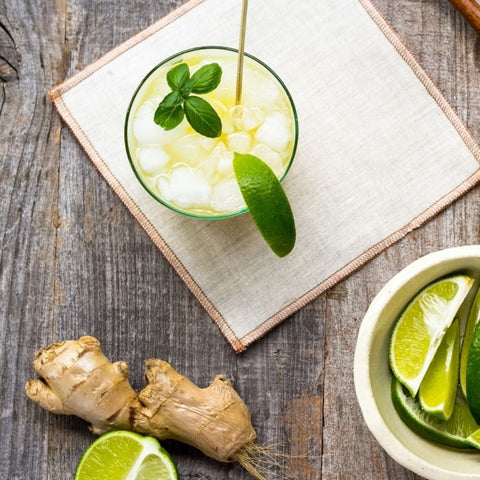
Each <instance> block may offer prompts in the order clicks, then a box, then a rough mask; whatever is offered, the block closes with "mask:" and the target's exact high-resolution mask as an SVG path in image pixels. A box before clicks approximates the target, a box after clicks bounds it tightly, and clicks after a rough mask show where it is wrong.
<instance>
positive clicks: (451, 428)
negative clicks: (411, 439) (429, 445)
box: [391, 377, 480, 449]
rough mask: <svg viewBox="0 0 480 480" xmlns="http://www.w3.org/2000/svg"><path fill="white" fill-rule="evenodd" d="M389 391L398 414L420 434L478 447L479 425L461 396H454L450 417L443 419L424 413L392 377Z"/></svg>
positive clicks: (417, 403)
mask: <svg viewBox="0 0 480 480" xmlns="http://www.w3.org/2000/svg"><path fill="white" fill-rule="evenodd" d="M391 393H392V402H393V405H394V407H395V410H396V411H397V413H398V415H399V417H400V418H401V419H402V420H403V422H404V423H405V424H406V425H407V426H408V427H409V428H410V429H411V430H413V431H414V432H415V433H417V434H418V435H420V436H421V437H423V438H425V439H427V440H430V441H432V442H437V443H440V444H442V445H448V446H449V447H454V448H462V449H465V448H467V449H468V448H480V431H479V429H480V426H479V425H478V424H477V423H476V422H475V419H474V418H473V416H472V414H471V413H470V410H469V408H468V405H467V404H466V402H465V400H463V399H462V398H457V401H456V403H455V406H454V408H453V412H452V415H451V417H450V419H449V420H448V421H443V420H439V419H438V418H437V417H435V416H433V415H430V414H428V413H426V412H424V411H423V409H422V407H421V406H420V403H419V402H417V401H416V400H415V399H414V398H412V397H411V396H410V394H409V393H408V392H407V390H406V388H405V387H404V386H403V385H402V384H401V383H400V382H399V381H398V380H397V379H396V378H395V377H393V378H392V390H391Z"/></svg>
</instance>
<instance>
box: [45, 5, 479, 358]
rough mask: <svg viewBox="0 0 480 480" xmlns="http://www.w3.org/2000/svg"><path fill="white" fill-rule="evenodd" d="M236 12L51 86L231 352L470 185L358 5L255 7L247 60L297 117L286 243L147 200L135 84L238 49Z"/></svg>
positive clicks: (145, 41) (161, 32) (160, 37)
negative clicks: (177, 58)
mask: <svg viewBox="0 0 480 480" xmlns="http://www.w3.org/2000/svg"><path fill="white" fill-rule="evenodd" d="M240 8H241V2H240V0H204V1H200V0H191V1H190V2H188V3H186V4H185V5H183V6H182V7H181V8H180V9H178V10H176V11H174V12H173V13H172V14H170V15H168V16H167V17H165V18H163V19H161V20H160V21H159V22H157V23H156V24H154V25H152V26H151V27H149V28H148V29H146V30H145V31H142V32H140V33H139V34H138V35H136V36H135V37H133V38H131V39H130V40H128V41H127V42H125V43H124V44H122V45H120V46H119V47H117V48H115V49H114V50H113V51H111V52H109V53H108V54H106V55H105V56H104V57H102V58H101V59H99V60H98V61H97V62H95V63H93V64H92V65H90V66H89V67H87V68H86V69H85V70H83V71H82V72H80V73H78V74H77V75H75V76H74V77H72V78H71V79H69V80H67V81H66V82H64V83H63V84H61V85H60V86H58V87H56V88H54V89H53V90H52V91H51V92H50V94H51V98H52V99H53V101H54V102H55V105H56V107H57V108H58V110H59V112H60V114H61V115H62V117H63V118H64V120H65V121H66V122H67V124H68V125H69V126H70V128H71V129H72V130H73V132H74V134H75V135H76V136H77V138H78V140H79V142H80V143H81V144H82V146H83V147H84V149H85V150H86V152H87V154H88V155H89V157H90V158H91V160H92V161H93V163H94V164H95V166H96V167H97V168H98V170H99V171H100V173H101V174H102V175H103V177H104V178H105V179H106V181H107V182H108V183H109V184H110V186H111V187H112V188H113V189H114V191H115V192H116V193H117V194H118V196H119V197H120V199H121V200H122V201H123V202H124V203H125V205H126V207H127V208H128V209H129V210H130V212H131V213H132V214H133V215H134V216H135V218H136V219H137V220H138V221H139V223H140V224H141V225H142V227H143V228H144V229H145V230H146V231H147V233H148V234H149V235H150V237H151V238H152V240H153V241H154V242H155V244H156V245H157V246H158V248H159V249H160V250H161V252H162V253H163V254H164V255H165V257H166V258H167V260H168V261H169V262H171V264H172V265H173V267H174V268H175V269H176V271H177V272H178V274H179V275H180V276H181V278H182V279H183V280H184V281H185V283H186V284H187V285H188V287H189V288H190V289H191V291H192V292H193V294H194V295H195V296H196V297H197V299H198V300H199V301H200V303H201V304H202V305H203V306H204V307H205V309H206V311H207V312H208V313H209V314H210V316H211V317H212V318H213V320H214V321H215V322H216V324H217V325H218V326H219V328H220V330H221V331H222V332H223V334H224V335H225V337H226V338H227V339H228V341H229V342H230V344H231V345H232V346H233V348H234V349H235V350H236V351H241V350H243V349H244V348H245V347H246V346H248V345H249V344H251V343H252V342H253V341H255V340H256V339H258V338H260V337H261V336H262V335H264V334H265V333H266V332H267V331H269V330H270V329H271V328H273V327H274V326H275V325H277V324H279V323H280V322H281V321H282V320H284V319H285V318H286V317H288V316H289V315H291V314H292V313H293V312H295V311H296V310H298V309H300V308H301V307H302V306H304V305H305V304H307V302H309V301H311V300H312V299H314V298H315V297H316V296H318V295H319V294H320V293H322V292H323V291H325V290H326V289H327V288H329V287H330V286H332V285H334V284H335V283H336V282H338V281H339V280H341V279H342V278H344V277H345V276H347V275H348V274H349V273H351V272H352V271H354V270H355V269H356V268H358V267H360V266H361V265H362V264H364V263H365V262H366V261H368V260H369V259H371V258H372V257H373V256H375V255H377V254H378V253H379V252H381V251H383V250H384V249H385V248H387V247H388V246H389V245H391V244H392V243H393V242H395V241H397V240H399V239H400V238H401V237H402V236H404V235H405V234H406V233H408V232H409V231H411V230H412V229H413V228H416V227H418V226H419V225H421V224H422V223H423V222H425V221H426V220H428V219H430V218H431V217H432V216H434V215H435V214H436V213H438V212H439V211H440V210H441V209H443V208H445V207H446V206H447V205H449V204H450V203H452V202H453V201H454V200H455V199H456V198H458V197H459V196H460V195H462V194H463V193H465V192H466V191H467V190H468V189H469V188H471V187H472V186H473V185H475V184H476V183H477V182H478V180H479V178H480V177H479V163H478V162H479V159H480V150H479V147H478V145H477V144H476V143H475V141H474V140H473V139H472V138H471V136H470V134H469V133H468V132H467V130H466V129H465V127H464V126H463V124H462V123H461V121H460V120H459V118H458V117H457V115H456V114H455V112H454V111H453V110H452V109H451V107H450V106H449V105H448V103H447V102H446V100H445V99H444V98H443V96H442V95H441V93H440V92H439V91H438V90H437V88H436V87H435V86H434V85H433V83H432V82H431V81H430V79H429V78H428V77H427V75H426V74H425V72H424V71H423V70H422V68H421V67H420V66H419V65H418V63H417V62H416V61H415V59H414V58H413V57H412V56H411V54H410V53H409V52H408V50H407V49H406V48H405V47H404V46H403V44H402V43H401V42H400V40H399V39H398V38H397V37H396V35H395V34H394V33H393V31H392V30H391V28H390V27H389V26H388V25H387V24H386V23H385V21H384V20H383V19H382V18H381V17H380V15H379V14H378V12H377V11H376V10H375V9H374V7H373V6H372V5H371V3H370V2H369V1H368V0H363V1H358V0H338V1H331V2H330V1H329V2H327V1H320V2H319V1H318V0H302V1H301V2H297V3H295V5H293V6H292V2H291V1H290V0H272V1H268V2H265V1H260V0H252V1H251V2H250V5H249V13H248V29H247V44H246V50H247V51H248V52H249V53H251V54H253V55H255V56H257V57H259V58H260V59H262V60H263V61H265V62H266V63H268V64H269V65H270V66H271V67H272V68H273V69H274V70H275V71H276V72H277V73H278V74H279V76H280V77H281V78H282V79H283V80H284V82H285V83H286V85H287V87H288V89H289V90H290V93H291V94H292V96H293V98H294V101H295V103H296V106H297V110H298V116H299V125H300V138H299V145H298V151H297V155H296V157H295V161H294V164H293V167H292V169H291V170H290V172H289V174H288V176H287V179H286V180H285V182H284V187H285V190H286V192H287V195H288V197H289V198H290V201H291V204H292V208H293V211H294V214H295V218H296V224H297V244H296V247H295V249H294V251H293V253H292V254H290V255H289V256H287V257H286V258H283V259H279V258H277V257H276V256H275V255H274V254H273V253H271V252H270V250H269V249H268V247H266V245H265V244H264V242H263V240H262V239H261V237H260V235H259V234H258V232H257V231H256V228H255V227H254V225H253V222H252V220H251V218H250V217H249V216H248V215H243V216H240V217H236V218H233V219H229V220H222V221H202V220H196V219H192V218H187V217H184V216H182V215H178V214H175V213H173V212H171V211H169V210H168V209H166V208H164V207H162V206H161V205H159V204H157V203H156V202H155V201H154V200H153V199H152V198H151V197H150V196H149V195H148V194H147V193H146V192H145V191H144V190H143V189H142V187H141V186H140V184H139V183H138V181H137V180H136V178H135V176H134V174H133V173H132V171H131V169H130V166H129V163H128V160H127V156H126V154H125V151H124V146H123V122H124V117H125V112H126V108H127V105H128V103H129V101H130V98H131V96H132V94H133V92H134V90H135V87H136V85H137V84H138V83H139V82H140V80H141V79H142V78H143V77H144V76H145V74H146V73H147V72H149V71H150V70H151V69H152V68H153V67H154V66H155V65H156V64H157V63H159V62H160V61H161V60H162V59H164V58H166V57H168V56H170V55H172V54H173V53H176V52H178V51H181V50H184V49H187V48H190V47H194V46H200V45H224V46H232V47H236V46H237V41H238V40H237V37H238V30H239V19H240ZM166 301H168V299H166ZM299 327H301V326H299Z"/></svg>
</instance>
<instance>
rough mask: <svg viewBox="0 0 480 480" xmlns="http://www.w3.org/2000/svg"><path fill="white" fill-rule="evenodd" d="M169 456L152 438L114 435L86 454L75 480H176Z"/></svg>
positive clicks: (89, 448) (96, 442)
mask: <svg viewBox="0 0 480 480" xmlns="http://www.w3.org/2000/svg"><path fill="white" fill-rule="evenodd" d="M178 478H179V477H178V472H177V468H176V467H175V464H174V463H173V461H172V459H171V458H170V455H169V454H168V453H167V451H166V450H164V449H163V448H162V447H161V446H160V443H158V441H157V440H156V439H155V438H152V437H144V436H142V435H138V434H136V433H133V432H128V431H123V430H119V431H114V432H110V433H106V434H105V435H102V436H101V437H99V438H97V439H96V440H95V441H94V442H93V443H92V444H91V445H90V446H89V447H88V449H87V450H86V451H85V453H84V454H83V456H82V458H81V459H80V462H79V464H78V466H77V470H76V471H75V477H74V480H112V479H115V480H121V479H125V480H126V479H128V480H178Z"/></svg>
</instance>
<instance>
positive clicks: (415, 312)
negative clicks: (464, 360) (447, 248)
mask: <svg viewBox="0 0 480 480" xmlns="http://www.w3.org/2000/svg"><path fill="white" fill-rule="evenodd" d="M472 284H473V279H472V278H470V277H467V276H466V275H454V276H451V277H446V278H442V279H440V280H437V281H436V282H434V283H431V284H430V285H428V286H427V287H425V288H424V289H423V290H421V291H420V293H418V294H417V295H416V296H415V297H414V298H413V300H411V302H410V303H409V304H408V305H407V307H406V308H405V310H404V311H403V313H402V314H401V315H400V317H399V319H398V320H397V323H396V325H395V327H394V329H393V333H392V337H391V340H390V352H389V359H390V367H391V369H392V371H393V373H394V375H395V376H396V377H397V379H398V380H399V381H400V382H401V383H403V384H404V385H405V386H406V387H407V388H408V389H409V391H410V393H411V394H412V396H413V397H414V396H415V395H416V394H417V392H418V389H419V387H420V384H421V383H422V380H423V377H424V376H425V373H426V371H427V369H428V367H429V365H430V362H431V361H432V359H433V357H434V355H435V352H436V351H437V349H438V347H439V345H440V342H441V341H442V338H443V335H444V334H445V331H446V330H447V328H448V327H449V326H450V325H451V323H452V322H453V319H454V318H455V315H456V313H457V311H458V309H459V307H460V305H461V304H462V302H463V300H464V299H465V297H466V295H467V293H468V291H469V290H470V288H471V287H472Z"/></svg>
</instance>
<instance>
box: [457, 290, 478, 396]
mask: <svg viewBox="0 0 480 480" xmlns="http://www.w3.org/2000/svg"><path fill="white" fill-rule="evenodd" d="M479 320H480V289H479V290H478V291H477V294H476V295H475V300H474V301H473V304H472V307H471V309H470V313H469V314H468V320H467V326H466V327H465V335H464V337H463V344H462V353H461V356H460V386H461V387H462V392H463V394H464V395H465V398H466V397H467V386H466V382H467V360H468V352H469V351H470V343H471V341H472V335H473V330H474V329H475V326H476V325H477V323H478V321H479ZM479 366H480V365H479Z"/></svg>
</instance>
